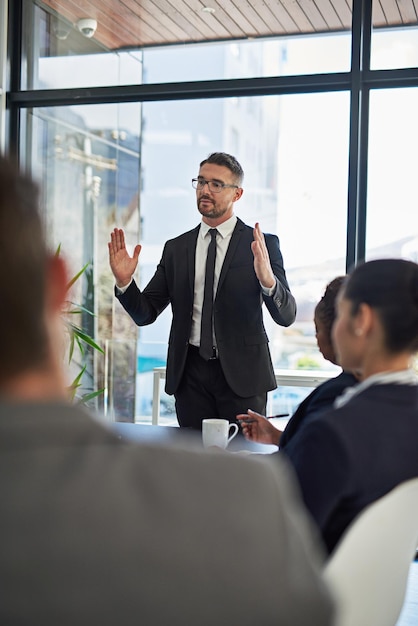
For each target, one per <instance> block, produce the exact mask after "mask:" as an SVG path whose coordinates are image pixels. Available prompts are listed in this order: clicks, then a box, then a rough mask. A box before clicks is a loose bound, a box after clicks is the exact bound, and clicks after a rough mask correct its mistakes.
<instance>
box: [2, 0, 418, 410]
mask: <svg viewBox="0 0 418 626" xmlns="http://www.w3.org/2000/svg"><path fill="white" fill-rule="evenodd" d="M353 6H354V8H356V7H357V6H358V2H357V1H355V2H354V3H353ZM327 7H328V9H329V10H330V14H331V13H332V6H331V5H329V4H328V3H327ZM23 8H24V15H23V18H24V33H23V41H24V46H23V54H22V59H21V61H22V63H21V70H22V75H21V85H20V89H21V91H22V93H20V94H18V95H20V96H21V97H22V95H23V97H24V96H25V94H27V93H28V90H34V91H39V90H41V91H40V93H41V96H42V97H41V98H40V100H37V101H36V102H31V101H30V98H31V95H30V92H29V96H28V100H27V101H25V102H23V104H22V99H21V100H20V101H19V103H18V104H17V105H14V104H13V97H12V99H11V106H10V111H11V114H13V112H14V113H16V111H18V113H19V116H20V118H19V121H20V126H19V128H20V142H21V144H20V145H21V154H22V160H23V159H26V160H27V162H28V165H29V166H30V167H31V169H32V171H33V172H34V174H35V176H36V177H37V178H38V179H39V180H40V182H41V184H42V187H43V190H44V207H45V220H46V223H47V225H48V233H49V236H50V244H51V247H53V248H56V247H57V246H58V245H59V244H60V245H61V250H62V254H65V256H66V257H67V258H69V261H70V265H71V271H72V272H73V273H76V272H77V271H78V270H79V269H80V268H81V267H83V266H84V265H85V264H86V263H89V269H88V272H87V273H86V275H85V277H83V280H82V281H80V284H79V285H78V284H77V290H75V292H74V295H73V297H74V299H75V300H76V301H77V302H82V303H83V304H85V305H86V307H87V308H89V309H90V310H91V311H93V312H94V313H95V317H93V318H92V317H91V316H85V319H84V320H83V323H84V324H85V325H86V326H87V328H88V329H89V331H90V332H91V334H92V335H94V336H95V338H96V340H97V341H98V342H99V343H100V345H102V346H103V348H104V349H105V356H104V357H103V358H102V357H101V356H100V355H98V354H96V355H94V357H92V358H91V359H90V362H89V363H88V374H89V378H87V379H86V384H87V386H91V387H94V386H96V387H101V386H104V387H105V389H106V391H105V394H103V396H102V397H101V398H100V401H99V408H101V409H103V411H104V412H105V413H108V414H109V416H110V417H111V418H112V419H113V418H115V419H119V420H125V419H127V420H134V419H136V420H145V421H146V420H150V419H151V408H152V371H153V369H154V367H156V366H162V365H164V364H165V358H166V350H167V337H168V328H169V325H170V321H171V319H170V311H169V310H167V311H165V312H164V313H163V315H162V316H161V317H160V318H159V319H158V321H157V322H156V323H155V324H153V325H151V326H149V327H145V328H141V329H137V328H136V327H135V325H134V324H133V322H131V320H130V319H129V317H128V316H127V315H126V314H125V313H124V311H123V310H122V309H121V307H120V306H119V304H118V302H117V301H116V299H115V298H114V296H113V279H112V275H111V272H110V269H109V267H108V259H107V241H108V237H109V232H110V230H111V229H112V228H113V227H114V226H118V227H122V228H124V229H125V231H126V234H127V241H128V247H129V248H131V249H132V248H133V246H134V245H135V244H136V243H137V242H140V243H141V244H142V246H143V247H142V251H141V256H140V263H139V269H138V272H137V276H136V278H137V281H138V283H139V284H140V285H141V286H144V285H145V284H146V283H147V281H148V280H149V278H150V277H151V275H152V273H153V271H154V269H155V267H156V264H157V263H158V261H159V259H160V256H161V252H162V247H163V244H164V242H165V241H166V240H167V239H168V238H171V237H174V236H176V235H178V234H180V233H181V232H184V231H185V230H187V229H189V228H192V227H193V226H195V225H196V224H197V223H198V221H199V216H198V213H197V211H196V203H195V193H194V191H193V189H192V188H191V178H192V177H194V176H196V174H197V171H198V166H199V163H200V161H201V160H202V159H203V158H205V157H206V156H207V155H208V154H209V153H210V152H211V151H215V150H224V151H227V152H231V153H232V154H234V155H235V156H236V157H237V158H238V160H239V161H240V162H241V163H242V165H243V167H244V171H245V181H244V188H245V193H244V196H243V198H242V199H241V200H240V202H239V203H238V204H237V205H236V212H237V214H238V215H239V217H241V218H242V219H243V220H244V221H245V222H247V223H249V224H253V223H254V222H256V221H258V222H260V224H261V226H262V228H263V230H264V231H267V232H274V233H277V234H278V236H279V238H280V243H281V248H282V252H283V256H284V263H285V268H286V272H287V277H288V280H289V283H290V286H291V289H292V291H293V293H294V294H295V297H296V300H297V303H298V315H297V319H296V322H295V323H294V324H293V325H292V326H291V327H290V328H288V329H284V328H281V327H277V326H275V325H274V324H272V323H271V322H270V318H269V316H268V315H266V318H265V323H266V327H267V331H268V334H269V338H270V342H271V343H270V346H271V351H272V355H273V359H274V364H275V367H276V368H278V369H301V368H309V369H330V368H331V366H330V365H329V364H328V363H326V362H324V360H323V358H322V357H321V355H320V354H319V352H318V350H317V347H316V341H315V336H314V326H313V321H312V320H313V311H314V306H315V304H316V302H317V301H318V299H319V298H320V296H321V295H322V292H323V290H324V287H325V285H326V284H327V282H328V281H329V280H331V279H332V278H334V277H335V276H336V275H340V274H343V273H344V272H345V267H346V259H347V255H349V250H348V248H350V246H351V248H352V249H353V248H354V241H353V238H355V237H357V236H358V231H357V230H356V228H354V229H352V232H353V233H355V234H354V235H353V234H351V232H349V233H348V235H347V224H348V217H347V216H348V212H349V211H350V210H351V209H350V198H349V194H348V188H349V182H350V184H351V177H350V181H349V161H350V141H351V142H352V146H354V147H355V148H356V150H354V152H353V150H352V148H351V150H352V152H353V154H351V160H353V159H354V160H355V159H357V158H358V154H360V153H361V151H362V150H365V151H367V149H368V159H366V160H367V163H366V166H365V167H364V168H363V170H364V171H362V172H361V174H362V176H363V175H366V179H365V180H363V179H362V184H363V183H364V182H365V184H363V186H362V185H359V188H358V189H355V190H354V191H352V194H353V196H355V197H356V199H355V201H356V202H358V205H357V206H355V207H354V210H353V215H354V217H353V220H354V223H355V225H356V224H357V222H356V220H358V219H359V215H360V214H361V211H358V210H357V209H358V206H361V203H362V194H366V193H367V218H366V236H365V239H366V241H365V247H366V255H367V257H368V258H371V257H376V256H381V255H387V254H396V255H403V256H406V257H408V258H414V259H416V255H417V239H418V232H417V231H418V225H417V222H416V219H415V215H416V210H415V197H416V194H415V190H414V187H413V181H414V170H413V164H414V160H413V158H411V156H410V155H413V154H414V150H415V145H416V139H417V137H416V134H417V128H416V123H415V116H414V112H415V111H416V109H417V106H416V105H417V104H418V103H417V102H416V93H417V89H418V69H417V66H418V52H417V50H418V46H417V43H416V42H417V41H418V39H417V38H416V34H417V31H416V29H415V23H416V20H415V23H414V20H413V19H412V18H411V19H409V20H407V21H405V19H406V18H405V16H404V18H403V19H404V21H403V23H408V24H410V26H409V27H408V28H397V29H396V30H395V29H392V30H389V29H388V28H383V26H384V25H386V26H387V25H388V24H390V25H399V24H401V23H402V21H399V20H398V21H396V20H395V21H391V19H392V18H391V17H390V15H389V13H388V16H386V17H387V20H388V21H386V22H385V19H386V18H385V16H384V15H383V13H382V11H381V9H380V4H379V3H374V6H373V22H374V24H375V29H374V30H373V32H372V41H371V44H372V45H371V60H370V67H371V69H372V71H369V72H366V73H365V74H364V76H366V79H367V80H364V81H363V78H364V77H363V75H362V74H361V73H360V74H361V75H360V96H361V97H360V98H359V101H361V102H362V106H364V102H366V103H367V102H368V98H367V97H364V98H363V97H362V96H363V95H364V96H369V95H370V125H368V114H369V110H368V108H367V106H366V107H365V108H364V109H363V111H362V114H363V120H362V121H363V122H364V120H366V123H365V124H364V126H367V131H368V132H366V133H364V132H363V134H362V133H361V132H360V131H359V134H358V136H357V137H356V136H355V132H356V129H360V124H359V117H358V114H357V112H356V107H355V106H354V107H353V108H352V109H350V103H353V102H354V104H355V98H354V97H353V94H355V93H356V91H355V89H354V85H355V86H356V87H357V86H358V81H357V82H356V81H355V80H354V78H353V77H352V76H351V74H350V69H351V68H350V59H351V56H352V50H351V46H352V45H353V46H354V47H356V49H357V47H358V48H359V49H360V46H361V43H362V38H361V37H359V36H358V33H357V34H356V33H354V34H353V38H352V35H351V32H350V31H349V30H341V31H340V32H326V33H325V32H323V33H321V34H311V35H298V36H294V37H290V36H282V37H279V38H269V39H264V40H263V39H258V40H257V39H256V40H246V41H244V40H241V41H228V42H219V43H210V44H208V43H205V44H199V45H197V44H188V45H178V46H175V45H170V46H162V47H159V48H144V49H140V48H134V47H132V46H130V48H129V49H122V48H121V49H118V50H109V49H106V48H105V47H104V46H103V45H102V44H101V43H100V41H99V40H96V39H95V38H94V37H93V38H86V37H83V35H81V33H80V32H79V31H78V30H77V28H75V26H74V24H73V23H71V22H70V21H69V20H68V19H65V18H61V17H60V16H59V15H57V14H56V13H48V12H47V11H46V10H45V5H38V3H35V2H31V1H27V2H24V3H23ZM401 9H402V10H403V11H405V10H406V9H405V7H403V8H402V7H401ZM103 10H105V9H103ZM349 11H351V6H350V7H348V5H347V12H349ZM392 17H393V16H392ZM384 18H385V19H384ZM348 21H349V20H348V16H346V18H345V22H347V23H348ZM337 27H338V25H337V24H335V25H334V28H335V29H336V28H337ZM378 27H379V28H378ZM338 28H341V24H340V26H339V27H338ZM353 58H355V54H354V55H353ZM366 65H367V64H366ZM399 68H413V69H414V70H416V76H415V78H414V77H412V78H411V79H410V80H411V81H412V83H411V84H413V80H415V84H414V86H413V87H411V86H409V88H401V89H400V88H395V87H397V85H396V84H395V85H394V84H391V85H386V88H383V87H385V83H384V80H387V81H389V82H390V81H391V80H392V81H395V83H396V81H397V80H400V77H401V76H400V70H399ZM379 69H387V70H393V71H392V73H391V72H389V73H388V75H387V77H385V78H384V79H382V78H380V79H379V82H376V83H374V82H373V81H374V74H373V71H374V70H379ZM338 73H345V74H344V75H341V76H339V77H338ZM275 77H277V78H278V79H280V81H276V83H275V85H276V90H274V88H272V87H271V85H272V84H273V83H271V85H270V91H269V92H268V93H269V94H270V95H264V94H265V92H263V91H260V93H258V94H257V93H256V91H257V89H258V87H257V83H256V81H254V80H252V79H254V78H266V79H269V78H271V79H274V78H275ZM298 77H301V78H298ZM337 77H338V82H337V80H336V78H337ZM225 79H228V80H233V79H248V82H247V83H245V85H244V84H243V82H240V83H239V84H240V89H241V91H240V93H239V95H236V94H233V95H231V94H228V96H229V97H223V96H224V94H222V97H221V96H218V93H219V91H217V97H213V96H212V94H211V93H210V89H216V90H221V89H222V87H223V85H224V81H225ZM295 79H297V80H295ZM334 79H335V80H334ZM402 79H403V80H404V77H403V76H402ZM182 81H185V84H187V85H189V87H190V85H192V82H191V81H197V82H196V83H195V87H194V89H195V91H194V92H192V93H190V94H188V96H187V99H181V98H180V97H178V96H176V94H175V93H173V92H172V90H171V87H170V85H167V86H166V83H175V82H178V83H181V82H182ZM199 81H213V83H211V84H209V86H208V83H205V85H204V86H203V87H202V89H205V90H208V93H209V97H207V98H203V97H202V96H201V93H200V87H201V85H200V83H199ZM382 81H383V82H382ZM238 82H239V81H238ZM152 85H156V86H160V87H158V88H154V90H152V89H151V91H149V88H150V87H152ZM126 86H131V87H132V90H131V91H129V93H128V92H127V91H126V89H125V91H124V90H123V87H125V88H126ZM305 86H306V88H305ZM103 87H107V88H109V90H108V91H106V90H104V89H102V88H103ZM375 87H377V88H378V89H375ZM402 87H405V86H404V85H402ZM80 88H81V89H80ZM96 88H97V89H96ZM135 89H136V91H135ZM147 89H148V91H147ZM260 89H261V88H260ZM350 89H352V91H350ZM42 90H48V92H46V91H45V92H44V91H42ZM72 90H74V91H72ZM74 94H76V97H77V98H80V97H84V96H85V95H87V96H89V95H96V96H97V101H98V102H100V104H94V105H93V104H89V105H80V104H79V105H76V100H75V96H74ZM119 94H120V98H119ZM11 95H12V96H13V95H16V94H11ZM44 97H47V98H49V99H50V100H49V101H51V98H52V100H53V101H54V104H53V105H49V106H46V105H45V104H43V103H42V98H44ZM128 100H129V101H128ZM131 100H134V102H133V103H132V102H131ZM115 101H116V102H117V104H113V103H114V102H115ZM21 106H22V107H23V108H22V109H20V108H19V107H21ZM26 107H27V108H26ZM17 128H18V125H16V129H17ZM363 131H364V127H363ZM16 133H17V131H16ZM14 139H15V140H16V141H17V137H15V138H14ZM357 140H358V142H359V144H358V150H357V147H356V146H357V144H356V141H357ZM353 155H354V156H353ZM366 170H367V171H366ZM353 171H354V170H353ZM367 175H368V180H367ZM363 188H364V190H363ZM363 200H364V205H366V198H365V196H364V198H363ZM394 215H395V216H396V217H394ZM360 236H361V235H360ZM347 243H348V247H347ZM356 243H357V242H356ZM360 243H361V242H360ZM363 243H364V241H363ZM282 391H283V390H279V391H277V392H275V394H272V397H271V398H270V401H271V402H272V403H273V404H274V403H275V402H276V403H278V405H277V409H276V405H274V406H275V410H287V407H288V405H289V402H293V401H294V404H297V402H298V401H300V399H301V397H300V394H301V393H302V392H300V391H299V390H297V397H296V398H293V399H292V398H290V395H289V394H287V395H286V397H285V398H283V397H281V395H280V394H281V393H282ZM306 392H307V390H304V391H303V394H306ZM289 393H290V392H289ZM284 405H285V407H286V408H284ZM289 406H290V405H289ZM172 412H173V399H172V398H169V397H167V396H165V395H164V394H162V413H166V414H168V415H169V416H170V415H171V416H172Z"/></svg>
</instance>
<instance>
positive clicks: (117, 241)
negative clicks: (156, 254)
mask: <svg viewBox="0 0 418 626" xmlns="http://www.w3.org/2000/svg"><path fill="white" fill-rule="evenodd" d="M107 245H108V248H109V263H110V269H111V270H112V272H113V276H114V277H115V280H116V285H117V286H118V287H120V288H122V287H126V285H128V284H129V282H130V280H131V278H132V276H133V273H134V272H135V270H136V266H137V265H138V257H139V253H140V252H141V246H140V245H139V244H138V245H136V246H135V249H134V253H133V256H129V254H128V251H127V249H126V245H125V234H124V232H123V230H122V229H121V228H115V229H114V231H113V232H112V233H111V234H110V241H109V243H108V244H107Z"/></svg>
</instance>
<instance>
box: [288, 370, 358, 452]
mask: <svg viewBox="0 0 418 626" xmlns="http://www.w3.org/2000/svg"><path fill="white" fill-rule="evenodd" d="M357 382H358V381H357V378H355V377H354V376H353V374H350V373H349V372H341V374H338V376H336V377H335V378H330V379H329V380H326V381H325V382H324V383H322V384H321V385H318V387H315V389H314V390H313V391H312V392H311V393H310V394H309V395H308V396H307V397H306V398H305V399H304V400H303V402H301V403H300V404H299V406H298V408H297V409H296V411H295V412H294V413H293V415H292V417H291V418H290V420H289V421H288V422H287V425H286V428H285V429H284V431H283V434H282V436H281V437H280V448H284V447H285V446H286V445H287V444H288V443H289V441H290V440H291V439H292V437H293V436H294V435H295V434H296V433H297V432H298V431H299V429H300V427H301V426H302V425H304V424H308V423H309V421H310V420H311V419H312V418H313V417H314V416H315V415H317V414H318V413H320V412H321V411H325V410H326V409H330V408H332V404H333V402H334V400H335V398H338V396H340V395H341V394H342V393H343V391H344V389H346V388H347V387H352V386H353V385H355V384H356V383H357Z"/></svg>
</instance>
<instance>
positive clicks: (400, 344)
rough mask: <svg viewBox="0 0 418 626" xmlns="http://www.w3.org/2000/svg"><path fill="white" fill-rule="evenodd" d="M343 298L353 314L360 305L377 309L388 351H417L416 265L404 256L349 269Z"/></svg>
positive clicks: (417, 290) (417, 286)
mask: <svg viewBox="0 0 418 626" xmlns="http://www.w3.org/2000/svg"><path fill="white" fill-rule="evenodd" d="M344 298H346V299H347V300H349V301H350V302H351V303H352V312H353V314H356V313H357V311H358V310H359V307H360V305H361V304H363V303H364V304H368V305H369V306H370V307H372V308H373V309H376V311H377V312H378V314H379V316H380V320H381V322H382V325H383V329H384V333H385V341H386V347H387V349H388V350H389V351H390V352H398V351H402V350H410V351H411V353H413V352H415V351H416V350H418V265H417V264H416V263H414V262H413V261H407V260H406V259H379V260H374V261H368V262H367V263H362V264H361V265H358V266H357V267H355V268H354V270H352V272H351V273H350V275H349V277H348V279H347V282H346V284H345V285H344Z"/></svg>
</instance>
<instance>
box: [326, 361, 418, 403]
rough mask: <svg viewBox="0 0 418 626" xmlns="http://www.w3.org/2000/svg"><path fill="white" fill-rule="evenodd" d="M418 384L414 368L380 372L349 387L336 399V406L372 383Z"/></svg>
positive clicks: (347, 400)
mask: <svg viewBox="0 0 418 626" xmlns="http://www.w3.org/2000/svg"><path fill="white" fill-rule="evenodd" d="M391 384H392V385H418V376H417V374H416V372H415V371H414V370H413V369H406V370H401V371H400V372H379V374H373V376H369V377H368V378H366V380H363V382H361V383H358V384H357V385H354V387H348V388H347V389H345V390H344V392H343V393H342V394H341V396H339V397H338V398H336V400H335V401H334V408H336V409H339V408H340V407H341V406H344V405H345V404H347V402H349V400H351V399H352V398H353V397H354V396H357V395H358V394H359V393H361V392H362V391H364V390H365V389H367V388H368V387H371V386H372V385H391Z"/></svg>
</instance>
